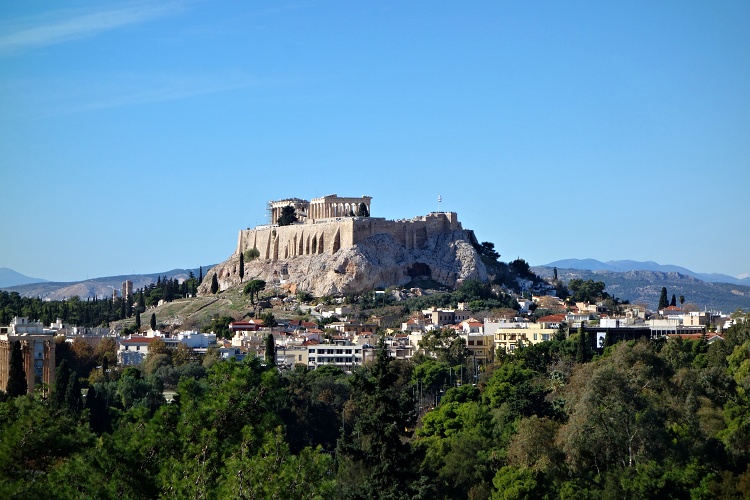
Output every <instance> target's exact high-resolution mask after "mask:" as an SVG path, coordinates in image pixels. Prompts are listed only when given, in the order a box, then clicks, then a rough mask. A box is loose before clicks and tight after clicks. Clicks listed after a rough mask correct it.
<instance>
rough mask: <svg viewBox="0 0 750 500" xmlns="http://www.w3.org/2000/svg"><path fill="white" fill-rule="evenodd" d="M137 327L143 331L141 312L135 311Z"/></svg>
mask: <svg viewBox="0 0 750 500" xmlns="http://www.w3.org/2000/svg"><path fill="white" fill-rule="evenodd" d="M135 329H136V330H137V331H141V313H139V312H137V313H135Z"/></svg>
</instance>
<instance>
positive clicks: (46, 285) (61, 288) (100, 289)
mask: <svg viewBox="0 0 750 500" xmlns="http://www.w3.org/2000/svg"><path fill="white" fill-rule="evenodd" d="M212 267H213V265H210V266H203V275H204V276H205V274H206V272H207V271H208V270H209V269H211V268H212ZM3 270H7V271H10V272H9V273H0V289H3V290H6V291H9V292H18V293H19V294H20V295H22V296H24V297H40V298H42V299H45V300H62V299H65V298H69V297H74V296H76V295H77V296H78V297H80V298H82V299H86V298H88V297H98V298H104V297H111V296H112V289H115V290H118V291H120V290H122V283H123V282H124V281H126V280H130V281H132V282H133V290H137V289H139V288H143V287H145V286H146V285H150V284H151V283H156V281H157V280H158V279H159V277H162V278H163V277H164V276H166V277H167V278H172V279H178V280H184V279H187V278H189V277H190V272H191V271H192V273H193V275H194V276H196V277H197V276H198V275H199V273H200V268H195V269H172V270H171V271H166V272H163V273H153V274H124V275H121V276H109V277H106V278H93V279H88V280H84V281H75V282H68V283H61V282H54V281H45V280H39V279H36V278H29V277H27V276H24V275H22V274H19V273H17V272H15V271H13V270H12V269H7V268H0V271H3ZM6 275H7V276H8V277H11V278H13V279H15V280H16V283H17V282H18V280H24V279H25V280H32V281H26V282H25V283H23V284H11V285H8V284H7V283H9V282H10V283H13V281H12V280H10V279H9V280H5V279H4V278H5V276H6Z"/></svg>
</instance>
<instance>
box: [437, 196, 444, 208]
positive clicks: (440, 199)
mask: <svg viewBox="0 0 750 500" xmlns="http://www.w3.org/2000/svg"><path fill="white" fill-rule="evenodd" d="M441 201H443V197H442V196H440V193H438V212H440V202H441Z"/></svg>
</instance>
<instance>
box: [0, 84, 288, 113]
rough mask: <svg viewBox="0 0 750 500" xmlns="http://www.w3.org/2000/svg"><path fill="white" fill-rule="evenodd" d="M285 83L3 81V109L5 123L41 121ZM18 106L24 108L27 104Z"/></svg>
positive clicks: (0, 92)
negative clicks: (5, 103) (10, 97)
mask: <svg viewBox="0 0 750 500" xmlns="http://www.w3.org/2000/svg"><path fill="white" fill-rule="evenodd" d="M290 83H293V82H290V81H289V80H284V79H275V78H263V79H261V78H258V77H257V76H255V75H252V74H248V73H246V72H243V71H223V72H220V73H217V72H212V73H210V74H209V73H203V74H200V73H198V74H174V73H162V74H151V75H148V74H122V73H120V74H114V75H109V76H108V77H106V78H102V77H101V76H98V75H96V76H94V75H78V76H77V77H76V78H55V79H52V80H48V79H44V80H28V79H26V80H23V81H20V80H19V81H16V82H13V83H12V84H10V83H7V82H6V83H5V84H3V82H0V108H3V106H2V101H3V99H4V97H6V96H13V98H12V99H8V102H7V105H6V106H5V111H6V112H5V113H4V114H2V115H0V124H2V122H16V121H18V120H24V119H26V120H38V119H46V118H51V117H56V116H66V115H74V114H78V113H87V112H95V111H100V110H107V109H113V108H122V107H129V106H139V105H145V104H155V103H160V102H167V101H177V100H185V99H191V98H196V97H200V96H205V95H211V94H219V93H222V92H231V91H236V90H241V89H245V88H248V87H266V86H269V85H271V86H273V85H287V84H290ZM19 103H24V104H23V105H21V104H19Z"/></svg>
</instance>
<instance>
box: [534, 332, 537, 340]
mask: <svg viewBox="0 0 750 500" xmlns="http://www.w3.org/2000/svg"><path fill="white" fill-rule="evenodd" d="M537 335H538V334H537V333H536V332H535V333H534V340H536V336H537Z"/></svg>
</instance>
